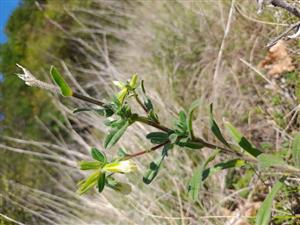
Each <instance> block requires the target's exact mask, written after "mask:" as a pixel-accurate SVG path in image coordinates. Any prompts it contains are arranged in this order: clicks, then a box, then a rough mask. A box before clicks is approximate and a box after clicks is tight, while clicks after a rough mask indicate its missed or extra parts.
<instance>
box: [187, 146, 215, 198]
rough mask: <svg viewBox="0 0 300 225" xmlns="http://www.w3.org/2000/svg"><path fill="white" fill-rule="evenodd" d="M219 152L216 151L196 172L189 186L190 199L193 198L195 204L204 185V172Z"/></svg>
mask: <svg viewBox="0 0 300 225" xmlns="http://www.w3.org/2000/svg"><path fill="white" fill-rule="evenodd" d="M219 152H220V151H219V150H218V149H216V150H215V151H214V152H213V153H212V154H211V155H210V156H209V157H208V158H207V159H206V160H205V162H204V163H203V164H202V165H200V166H199V168H197V169H196V171H195V172H194V174H193V177H192V179H191V181H190V184H189V188H188V191H189V194H190V197H191V198H192V200H193V201H194V202H195V201H196V200H197V199H198V195H199V190H200V188H201V185H202V180H203V175H204V170H205V169H206V167H207V165H208V163H210V162H211V161H213V160H214V159H215V157H216V156H217V154H218V153H219Z"/></svg>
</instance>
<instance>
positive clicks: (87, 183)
mask: <svg viewBox="0 0 300 225" xmlns="http://www.w3.org/2000/svg"><path fill="white" fill-rule="evenodd" d="M91 156H92V158H93V159H94V160H96V161H82V162H80V169H81V170H93V171H94V172H93V173H92V174H91V175H89V177H88V178H87V179H85V180H82V181H80V182H79V183H78V185H79V189H78V193H79V194H80V195H82V194H85V193H86V192H88V191H89V190H91V189H92V188H93V187H94V186H97V188H98V192H99V193H101V192H102V191H103V190H104V188H105V186H107V187H109V188H112V189H113V190H115V191H118V192H121V193H125V194H128V191H129V190H131V188H130V187H128V184H125V183H120V182H117V181H116V180H115V179H114V178H113V177H112V175H113V174H114V173H130V172H134V171H136V169H137V167H136V165H135V164H134V163H133V162H131V161H128V160H124V161H122V160H121V161H119V160H112V161H108V160H107V158H106V156H105V154H104V153H103V152H101V151H100V150H98V149H97V148H92V149H91ZM107 174H108V175H107Z"/></svg>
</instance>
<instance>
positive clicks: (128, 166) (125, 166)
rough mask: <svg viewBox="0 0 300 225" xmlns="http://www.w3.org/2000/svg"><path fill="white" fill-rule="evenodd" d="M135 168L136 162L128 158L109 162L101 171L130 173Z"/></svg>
mask: <svg viewBox="0 0 300 225" xmlns="http://www.w3.org/2000/svg"><path fill="white" fill-rule="evenodd" d="M136 170H137V166H136V164H135V163H134V162H132V161H129V160H126V161H120V162H113V163H109V164H106V165H105V166H104V167H103V168H102V171H106V172H112V173H131V172H135V171H136Z"/></svg>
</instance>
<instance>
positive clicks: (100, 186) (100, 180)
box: [98, 173, 105, 193]
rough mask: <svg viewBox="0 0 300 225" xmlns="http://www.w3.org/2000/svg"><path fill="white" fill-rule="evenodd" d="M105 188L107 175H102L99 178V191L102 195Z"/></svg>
mask: <svg viewBox="0 0 300 225" xmlns="http://www.w3.org/2000/svg"><path fill="white" fill-rule="evenodd" d="M104 187H105V173H101V174H100V175H99V178H98V191H99V193H101V192H102V191H103V189H104Z"/></svg>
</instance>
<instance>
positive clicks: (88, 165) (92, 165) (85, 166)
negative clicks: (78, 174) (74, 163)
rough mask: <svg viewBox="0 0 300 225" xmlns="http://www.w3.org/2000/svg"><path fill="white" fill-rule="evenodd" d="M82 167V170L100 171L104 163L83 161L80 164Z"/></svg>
mask: <svg viewBox="0 0 300 225" xmlns="http://www.w3.org/2000/svg"><path fill="white" fill-rule="evenodd" d="M79 165H80V169H81V170H96V169H99V168H100V167H101V166H102V163H101V162H98V161H97V162H95V161H92V162H89V161H81V162H80V163H79Z"/></svg>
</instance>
